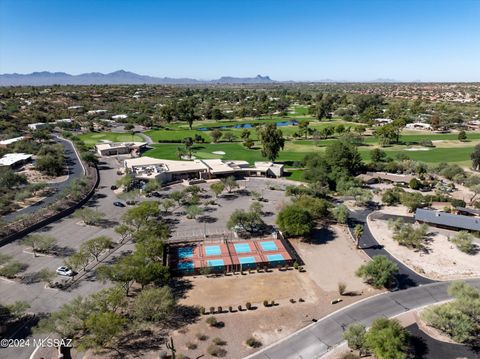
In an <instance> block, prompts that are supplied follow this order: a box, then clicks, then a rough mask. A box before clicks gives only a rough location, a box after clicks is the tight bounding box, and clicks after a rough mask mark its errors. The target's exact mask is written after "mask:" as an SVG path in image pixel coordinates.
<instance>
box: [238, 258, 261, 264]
mask: <svg viewBox="0 0 480 359" xmlns="http://www.w3.org/2000/svg"><path fill="white" fill-rule="evenodd" d="M238 261H239V262H240V264H252V263H257V262H256V261H255V257H238Z"/></svg>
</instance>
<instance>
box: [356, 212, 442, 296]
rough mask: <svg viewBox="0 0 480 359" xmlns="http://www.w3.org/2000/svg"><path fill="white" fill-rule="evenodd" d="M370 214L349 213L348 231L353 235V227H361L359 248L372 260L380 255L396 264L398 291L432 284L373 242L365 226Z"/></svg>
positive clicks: (385, 217) (405, 218)
mask: <svg viewBox="0 0 480 359" xmlns="http://www.w3.org/2000/svg"><path fill="white" fill-rule="evenodd" d="M372 212H373V209H364V210H362V211H356V212H350V218H349V223H348V226H349V229H350V231H351V232H352V233H353V228H354V227H355V225H356V224H362V225H363V235H362V237H361V238H360V248H362V249H363V250H364V251H365V253H367V255H368V256H369V257H370V258H373V257H374V256H378V255H382V256H386V257H388V258H389V259H391V260H392V261H394V262H396V263H397V264H398V268H399V273H398V275H397V276H396V279H397V281H398V288H399V289H406V288H410V287H415V286H417V285H420V284H429V283H433V282H434V281H433V280H431V279H428V278H425V277H422V276H421V275H419V274H417V273H415V272H414V271H412V270H411V269H410V268H408V267H407V266H405V265H404V264H403V263H402V262H400V261H398V260H397V259H395V258H394V257H393V256H392V255H391V254H390V253H389V252H387V251H386V250H385V249H384V248H383V246H382V245H380V244H379V243H378V242H377V241H376V240H375V238H374V237H373V235H372V233H371V232H370V229H369V228H368V225H367V224H366V222H367V216H368V215H369V214H370V213H372ZM376 215H377V214H374V216H376ZM381 216H382V219H388V218H398V217H400V216H389V215H381ZM377 218H379V217H377ZM402 218H404V220H405V221H408V222H411V221H412V220H413V219H412V218H410V217H402Z"/></svg>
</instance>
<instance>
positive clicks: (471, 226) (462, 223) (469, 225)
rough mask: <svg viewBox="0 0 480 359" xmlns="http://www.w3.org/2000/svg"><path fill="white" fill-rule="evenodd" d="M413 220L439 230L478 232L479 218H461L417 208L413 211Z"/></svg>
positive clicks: (460, 216) (479, 229) (479, 227)
mask: <svg viewBox="0 0 480 359" xmlns="http://www.w3.org/2000/svg"><path fill="white" fill-rule="evenodd" d="M415 220H416V221H418V222H421V223H427V224H430V225H434V226H437V227H441V228H449V229H456V230H467V231H475V232H479V231H480V218H478V217H471V216H463V215H458V214H451V213H446V212H440V211H432V210H428V209H420V208H419V209H417V210H416V211H415Z"/></svg>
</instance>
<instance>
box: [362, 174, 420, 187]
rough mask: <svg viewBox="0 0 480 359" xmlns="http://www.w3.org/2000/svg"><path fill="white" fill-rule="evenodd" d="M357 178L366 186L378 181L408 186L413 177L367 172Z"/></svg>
mask: <svg viewBox="0 0 480 359" xmlns="http://www.w3.org/2000/svg"><path fill="white" fill-rule="evenodd" d="M357 178H358V179H360V180H361V181H363V182H365V183H368V184H372V183H376V182H379V181H387V182H393V183H403V184H408V183H409V182H410V181H411V180H412V179H413V178H415V176H412V175H403V174H396V173H387V172H367V173H365V174H360V175H358V176H357Z"/></svg>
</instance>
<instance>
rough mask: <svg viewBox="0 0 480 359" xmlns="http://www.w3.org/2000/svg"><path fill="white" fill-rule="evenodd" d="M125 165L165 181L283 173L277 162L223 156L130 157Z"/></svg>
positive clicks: (141, 175)
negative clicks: (214, 157) (177, 157)
mask: <svg viewBox="0 0 480 359" xmlns="http://www.w3.org/2000/svg"><path fill="white" fill-rule="evenodd" d="M124 166H125V168H126V169H127V170H129V171H130V173H132V174H133V175H134V176H135V177H136V178H139V179H145V180H150V179H156V180H158V181H159V182H162V183H168V182H174V181H180V180H191V179H199V180H207V179H212V178H219V177H227V176H241V177H244V176H262V177H272V178H277V177H281V176H282V175H283V165H282V164H277V163H273V162H255V164H254V166H251V165H250V164H249V163H248V162H247V161H227V160H221V159H210V160H198V159H197V160H192V161H172V160H163V159H157V158H152V157H139V158H133V159H127V160H125V161H124Z"/></svg>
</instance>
